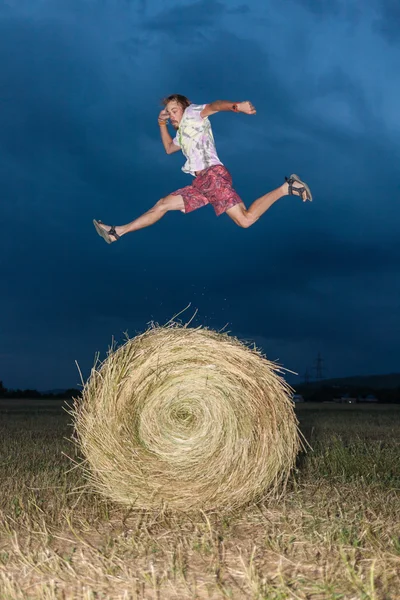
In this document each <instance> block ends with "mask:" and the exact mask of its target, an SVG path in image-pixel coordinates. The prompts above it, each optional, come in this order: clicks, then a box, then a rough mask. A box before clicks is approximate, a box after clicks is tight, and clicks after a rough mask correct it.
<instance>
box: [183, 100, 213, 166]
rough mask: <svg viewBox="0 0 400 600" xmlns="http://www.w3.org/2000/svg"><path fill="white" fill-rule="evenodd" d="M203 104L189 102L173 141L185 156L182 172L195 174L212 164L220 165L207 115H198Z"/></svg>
mask: <svg viewBox="0 0 400 600" xmlns="http://www.w3.org/2000/svg"><path fill="white" fill-rule="evenodd" d="M205 106H206V105H205V104H190V105H189V106H188V107H187V108H186V110H185V112H184V113H183V116H182V120H181V122H180V124H179V129H178V131H177V133H176V136H175V138H174V139H173V142H174V144H175V146H178V147H179V148H180V149H181V150H182V152H183V154H184V155H185V157H186V163H185V164H184V165H183V167H182V171H183V172H184V173H190V174H191V175H195V171H202V170H203V169H207V167H211V166H212V165H222V162H221V161H220V160H219V158H218V155H217V150H216V148H215V142H214V136H213V132H212V129H211V123H210V120H209V118H208V117H205V118H204V119H203V117H202V116H201V115H200V113H201V111H202V110H203V108H204V107H205Z"/></svg>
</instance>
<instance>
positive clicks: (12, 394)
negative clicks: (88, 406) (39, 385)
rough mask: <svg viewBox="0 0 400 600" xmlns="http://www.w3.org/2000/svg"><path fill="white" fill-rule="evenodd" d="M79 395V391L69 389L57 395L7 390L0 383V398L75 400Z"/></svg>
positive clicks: (27, 390)
mask: <svg viewBox="0 0 400 600" xmlns="http://www.w3.org/2000/svg"><path fill="white" fill-rule="evenodd" d="M80 395H81V392H80V390H78V389H75V388H69V389H68V390H63V391H61V392H57V393H51V392H45V393H42V392H38V391H37V390H30V389H26V390H19V389H18V390H9V389H7V388H6V387H5V386H4V385H3V382H2V381H0V398H77V397H78V396H80Z"/></svg>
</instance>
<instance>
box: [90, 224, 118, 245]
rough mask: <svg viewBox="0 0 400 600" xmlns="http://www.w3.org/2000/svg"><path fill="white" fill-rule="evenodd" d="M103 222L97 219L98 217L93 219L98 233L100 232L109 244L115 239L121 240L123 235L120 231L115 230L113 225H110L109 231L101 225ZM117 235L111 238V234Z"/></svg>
mask: <svg viewBox="0 0 400 600" xmlns="http://www.w3.org/2000/svg"><path fill="white" fill-rule="evenodd" d="M102 224H103V222H102V221H100V220H99V221H96V219H93V225H94V226H95V228H96V231H97V233H98V234H99V236H100V237H102V238H103V240H104V241H106V242H107V244H112V243H113V241H115V240H119V238H120V237H121V236H120V235H118V233H117V232H116V231H115V226H114V225H113V226H112V227H110V229H109V230H108V231H106V230H105V229H104V227H101V225H102ZM112 235H113V236H114V237H115V240H112V239H111V236H112Z"/></svg>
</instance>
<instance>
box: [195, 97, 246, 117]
mask: <svg viewBox="0 0 400 600" xmlns="http://www.w3.org/2000/svg"><path fill="white" fill-rule="evenodd" d="M220 111H233V112H241V113H244V114H245V115H255V114H256V109H255V108H254V106H253V105H252V103H251V102H250V101H249V100H245V101H244V102H230V101H229V100H215V102H210V104H206V105H205V107H204V108H203V110H202V111H201V113H200V115H201V116H202V117H203V118H205V117H209V116H210V115H215V113H217V112H220Z"/></svg>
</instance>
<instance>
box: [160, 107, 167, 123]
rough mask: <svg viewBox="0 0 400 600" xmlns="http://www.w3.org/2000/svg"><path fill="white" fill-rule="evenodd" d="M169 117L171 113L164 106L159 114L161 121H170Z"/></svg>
mask: <svg viewBox="0 0 400 600" xmlns="http://www.w3.org/2000/svg"><path fill="white" fill-rule="evenodd" d="M168 119H169V114H168V113H167V111H166V110H165V108H163V109H162V111H161V112H160V114H159V115H158V120H159V121H168Z"/></svg>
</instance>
